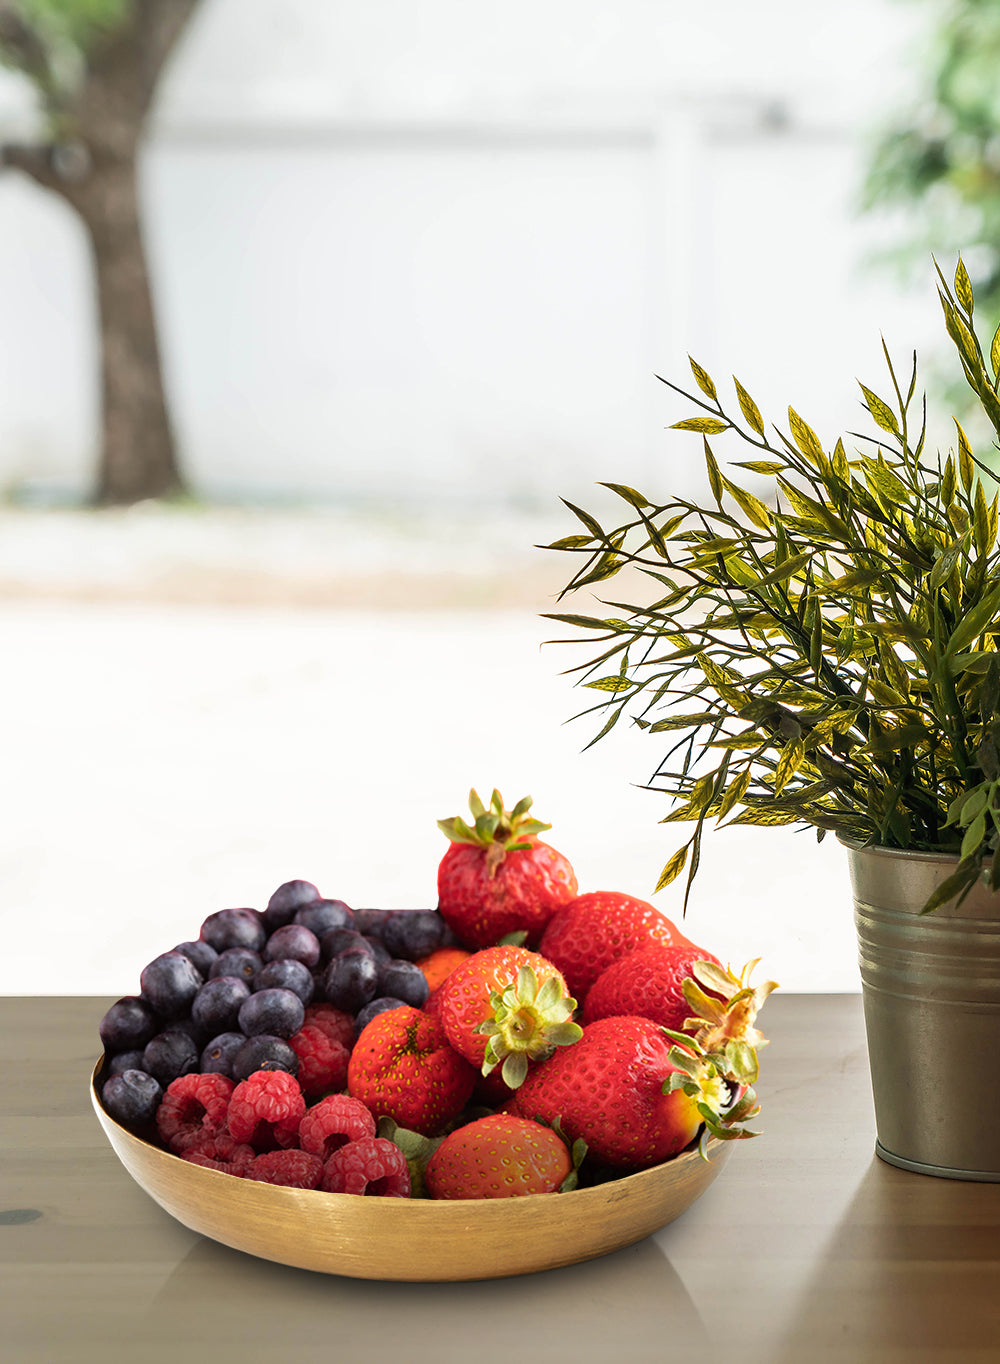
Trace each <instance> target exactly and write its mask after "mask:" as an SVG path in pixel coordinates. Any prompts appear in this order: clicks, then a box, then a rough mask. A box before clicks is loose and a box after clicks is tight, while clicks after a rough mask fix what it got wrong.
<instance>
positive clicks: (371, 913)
mask: <svg viewBox="0 0 1000 1364" xmlns="http://www.w3.org/2000/svg"><path fill="white" fill-rule="evenodd" d="M394 913H395V910H392V909H356V910H355V911H354V927H355V928H356V929H357V930H358V932H359V933H364V934H365V936H366V937H368V936H371V937H375V938H378V937H380V936H381V933H382V925H383V924H384V923H385V921H386V920H387V919H390V918H391V917H392V915H393V914H394Z"/></svg>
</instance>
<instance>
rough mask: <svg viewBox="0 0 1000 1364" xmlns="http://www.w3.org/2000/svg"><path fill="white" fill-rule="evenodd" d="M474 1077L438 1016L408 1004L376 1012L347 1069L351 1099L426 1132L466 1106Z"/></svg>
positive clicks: (443, 1124)
mask: <svg viewBox="0 0 1000 1364" xmlns="http://www.w3.org/2000/svg"><path fill="white" fill-rule="evenodd" d="M475 1081H476V1071H475V1068H474V1067H473V1066H472V1065H470V1064H469V1062H468V1061H466V1060H465V1059H464V1058H463V1057H461V1056H459V1055H458V1053H457V1052H456V1051H453V1050H452V1048H451V1047H450V1046H449V1045H448V1039H447V1038H446V1036H445V1032H444V1028H443V1027H442V1026H441V1023H440V1021H439V1020H438V1019H437V1018H432V1017H431V1016H430V1015H429V1014H426V1013H424V1012H423V1011H422V1010H420V1009H414V1008H412V1007H411V1006H410V1005H404V1006H402V1007H401V1008H398V1009H388V1010H386V1012H385V1013H380V1014H376V1015H375V1017H374V1018H373V1019H372V1020H371V1022H370V1023H368V1024H367V1026H366V1027H365V1028H363V1029H362V1031H361V1035H360V1036H359V1037H358V1040H357V1042H355V1044H354V1050H353V1051H352V1052H351V1060H350V1064H349V1065H348V1068H347V1092H348V1093H349V1094H350V1095H351V1097H352V1098H354V1099H360V1101H361V1102H362V1103H363V1104H364V1105H365V1106H366V1107H367V1108H369V1109H370V1110H371V1112H372V1113H374V1114H375V1115H376V1117H380V1116H382V1115H387V1116H388V1117H390V1118H393V1119H394V1120H395V1121H396V1122H397V1123H399V1125H400V1126H401V1127H406V1128H409V1129H410V1130H411V1131H414V1132H420V1133H423V1134H424V1135H427V1136H430V1135H434V1134H436V1133H438V1132H440V1131H442V1130H443V1129H444V1128H445V1127H446V1126H447V1125H448V1123H449V1122H450V1121H451V1120H452V1118H454V1117H456V1116H457V1115H458V1114H459V1113H460V1112H461V1111H462V1109H463V1108H464V1107H465V1105H466V1103H467V1102H468V1100H469V1096H470V1095H471V1093H472V1087H473V1085H474V1084H475Z"/></svg>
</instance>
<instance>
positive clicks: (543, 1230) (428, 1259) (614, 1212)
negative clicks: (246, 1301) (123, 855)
mask: <svg viewBox="0 0 1000 1364" xmlns="http://www.w3.org/2000/svg"><path fill="white" fill-rule="evenodd" d="M103 1064H104V1058H103V1057H102V1058H101V1060H100V1061H99V1062H98V1064H97V1065H96V1066H95V1068H94V1073H93V1076H92V1077H91V1084H90V1098H91V1102H92V1103H93V1105H94V1111H95V1112H96V1114H97V1117H98V1121H99V1122H100V1124H101V1126H102V1127H103V1128H104V1131H105V1134H106V1135H107V1138H108V1140H109V1141H110V1142H111V1145H112V1147H113V1148H114V1151H115V1154H116V1155H117V1156H118V1159H119V1160H120V1161H121V1163H122V1164H123V1165H124V1166H125V1168H126V1170H127V1171H128V1172H129V1174H130V1175H131V1176H132V1178H133V1179H134V1180H135V1181H136V1183H137V1184H138V1185H139V1186H140V1187H141V1188H142V1189H144V1190H145V1191H146V1193H148V1194H149V1196H150V1197H151V1198H152V1199H154V1200H155V1201H156V1202H157V1203H159V1205H160V1207H161V1208H164V1209H165V1210H166V1211H167V1212H168V1213H170V1215H171V1216H172V1217H176V1219H177V1220H178V1222H182V1223H183V1224H184V1226H186V1227H190V1229H191V1230H192V1231H196V1232H198V1233H200V1234H201V1235H202V1236H208V1237H210V1238H211V1239H212V1240H214V1241H221V1242H222V1244H223V1245H226V1246H232V1247H233V1248H234V1249H236V1250H242V1251H245V1252H246V1253H247V1254H249V1255H257V1256H259V1257H261V1258H262V1259H265V1260H274V1261H276V1262H277V1263H279V1264H286V1265H295V1266H297V1267H298V1268H300V1269H313V1270H319V1271H320V1272H322V1273H325V1274H342V1275H346V1276H347V1277H348V1278H354V1279H398V1280H414V1281H423V1282H427V1281H432V1280H439V1281H457V1280H460V1279H500V1278H505V1277H507V1276H509V1275H512V1274H528V1273H533V1272H535V1271H536V1270H541V1269H555V1268H557V1267H559V1266H561V1265H569V1264H576V1263H578V1262H579V1261H581V1260H591V1259H594V1258H595V1257H597V1256H599V1255H606V1254H608V1253H609V1252H610V1251H613V1250H620V1249H621V1248H622V1247H623V1246H628V1245H632V1244H633V1243H634V1242H636V1241H641V1240H642V1239H643V1238H644V1237H646V1236H649V1235H650V1234H651V1233H652V1232H654V1231H657V1230H658V1229H659V1228H660V1227H664V1226H666V1225H667V1223H668V1222H672V1221H674V1219H675V1218H677V1217H680V1215H681V1213H683V1212H685V1211H686V1210H687V1209H688V1208H689V1207H690V1206H691V1204H692V1203H694V1202H695V1200H696V1199H698V1198H700V1197H701V1195H702V1194H703V1193H704V1192H705V1190H706V1189H707V1188H708V1186H709V1185H710V1184H711V1183H712V1182H713V1181H714V1179H715V1177H716V1175H718V1173H719V1172H720V1170H721V1169H722V1167H723V1165H724V1164H725V1163H726V1160H727V1159H728V1157H729V1150H730V1143H729V1142H722V1141H717V1140H715V1139H714V1138H713V1139H712V1140H711V1141H710V1142H709V1144H708V1147H707V1152H706V1154H707V1156H708V1159H707V1160H705V1159H703V1158H702V1157H701V1156H700V1155H699V1153H698V1151H697V1150H693V1149H688V1150H686V1151H683V1152H682V1153H681V1154H680V1155H678V1156H675V1157H674V1158H673V1159H672V1160H669V1161H666V1162H665V1163H664V1164H662V1165H657V1166H654V1167H653V1168H652V1169H650V1170H642V1171H640V1172H639V1173H638V1174H632V1175H626V1176H624V1177H623V1178H621V1179H616V1180H612V1181H610V1182H608V1183H604V1184H597V1185H594V1186H592V1187H590V1188H585V1189H575V1190H573V1191H572V1192H571V1193H564V1194H530V1195H526V1196H524V1197H520V1198H482V1199H465V1200H455V1201H445V1200H440V1201H434V1200H431V1199H412V1200H411V1199H405V1198H359V1197H357V1196H356V1195H352V1194H336V1193H320V1192H319V1191H316V1190H311V1189H289V1188H283V1187H281V1186H280V1185H274V1184H263V1183H258V1182H257V1181H255V1180H250V1179H237V1178H235V1177H234V1176H233V1175H229V1174H223V1173H222V1172H221V1171H218V1170H209V1169H206V1168H205V1167H204V1166H201V1165H195V1164H193V1163H192V1162H190V1161H186V1160H181V1159H180V1157H178V1156H175V1155H173V1154H171V1153H170V1152H169V1151H165V1150H162V1149H161V1148H159V1147H157V1146H154V1145H152V1144H151V1143H150V1142H148V1141H145V1140H143V1138H142V1137H139V1136H136V1135H135V1133H133V1132H130V1131H128V1129H127V1128H124V1127H122V1126H121V1125H120V1124H119V1123H117V1122H115V1120H114V1119H113V1118H111V1117H110V1116H109V1115H108V1113H106V1112H105V1110H104V1107H103V1105H102V1104H101V1100H100V1097H99V1095H98V1091H97V1084H96V1082H97V1078H98V1076H99V1075H100V1073H101V1067H102V1066H103Z"/></svg>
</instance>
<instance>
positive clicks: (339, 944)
mask: <svg viewBox="0 0 1000 1364" xmlns="http://www.w3.org/2000/svg"><path fill="white" fill-rule="evenodd" d="M352 948H358V949H359V950H360V951H362V952H368V953H370V952H371V950H372V949H371V947H370V945H369V942H368V939H367V938H365V937H363V936H362V935H361V934H360V933H358V932H357V931H356V930H355V929H353V928H331V929H330V931H329V933H324V934H323V937H322V939H321V941H320V945H319V950H320V956H321V957H322V959H323V960H324V961H331V960H332V959H333V958H334V957H339V956H340V954H341V952H347V951H348V950H349V949H352Z"/></svg>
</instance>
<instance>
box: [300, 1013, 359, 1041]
mask: <svg viewBox="0 0 1000 1364" xmlns="http://www.w3.org/2000/svg"><path fill="white" fill-rule="evenodd" d="M307 1024H310V1025H311V1026H312V1027H314V1028H319V1029H320V1030H321V1031H322V1032H325V1033H326V1035H327V1037H330V1038H332V1039H333V1040H334V1041H335V1042H339V1043H340V1045H341V1046H342V1047H346V1048H347V1050H348V1051H350V1050H351V1048H352V1047H353V1046H354V1019H353V1018H352V1016H351V1015H350V1014H348V1013H345V1012H344V1010H343V1009H335V1008H334V1007H333V1005H332V1004H310V1005H309V1007H308V1009H306V1017H305V1023H303V1025H302V1026H303V1027H305V1026H306V1025H307Z"/></svg>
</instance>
